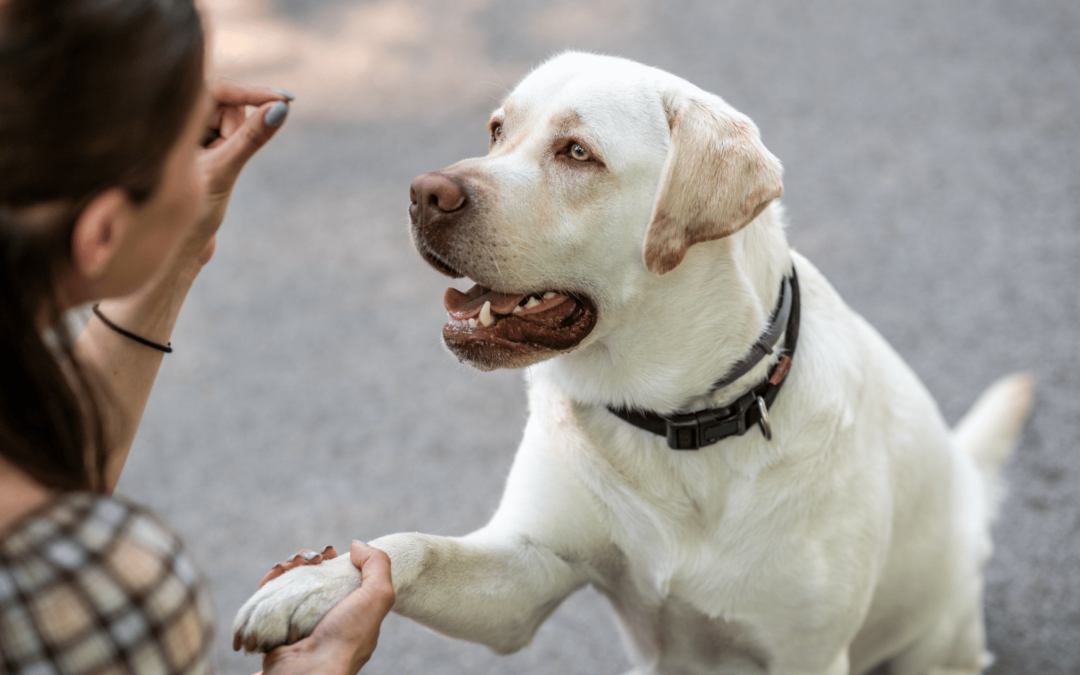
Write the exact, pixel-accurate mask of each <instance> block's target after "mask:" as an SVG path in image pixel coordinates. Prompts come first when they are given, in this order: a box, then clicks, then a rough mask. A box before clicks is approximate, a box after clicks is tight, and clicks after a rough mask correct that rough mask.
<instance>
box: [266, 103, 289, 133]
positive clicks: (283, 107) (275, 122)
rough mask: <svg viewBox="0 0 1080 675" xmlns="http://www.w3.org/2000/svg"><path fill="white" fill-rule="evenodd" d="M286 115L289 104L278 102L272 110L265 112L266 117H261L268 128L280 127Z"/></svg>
mask: <svg viewBox="0 0 1080 675" xmlns="http://www.w3.org/2000/svg"><path fill="white" fill-rule="evenodd" d="M288 114H289V104H288V103H286V102H285V101H278V102H277V103H275V104H274V106H273V107H272V108H270V109H269V110H267V111H266V117H263V121H264V122H266V126H268V127H280V126H281V123H282V122H284V121H285V117H286V116H288Z"/></svg>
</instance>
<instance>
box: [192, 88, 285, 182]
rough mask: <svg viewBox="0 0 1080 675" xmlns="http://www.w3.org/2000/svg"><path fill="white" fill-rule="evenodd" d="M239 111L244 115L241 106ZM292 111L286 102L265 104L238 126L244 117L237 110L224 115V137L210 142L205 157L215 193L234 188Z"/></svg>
mask: <svg viewBox="0 0 1080 675" xmlns="http://www.w3.org/2000/svg"><path fill="white" fill-rule="evenodd" d="M236 110H238V111H240V113H241V114H242V110H241V109H239V108H238V109H236ZM288 114H289V104H288V103H285V102H284V101H275V102H273V103H264V104H263V105H261V106H259V108H258V109H257V110H256V111H255V112H254V113H252V114H250V115H247V116H245V117H244V118H243V121H242V122H241V123H240V124H239V125H238V126H235V124H236V122H238V121H239V119H240V118H239V117H238V116H237V115H236V114H235V113H225V114H223V116H222V124H223V126H222V128H221V129H219V133H220V134H221V138H219V139H217V140H215V141H213V142H212V143H210V144H209V146H208V148H209V149H208V150H207V152H206V154H205V155H204V157H203V162H204V163H205V164H206V176H207V178H208V182H209V185H208V188H209V191H210V194H211V195H214V194H220V193H223V192H228V191H229V190H231V189H232V186H233V183H235V182H236V178H237V176H239V175H240V170H241V169H243V168H244V165H245V164H247V161H248V160H249V159H251V157H252V155H254V154H255V153H256V152H258V150H259V148H261V147H262V146H263V145H265V144H266V142H267V141H269V140H270V139H271V138H272V137H273V136H274V134H275V133H277V130H278V129H279V128H280V127H281V124H282V123H283V122H284V121H285V118H286V116H288ZM230 126H233V128H232V129H229V127H230Z"/></svg>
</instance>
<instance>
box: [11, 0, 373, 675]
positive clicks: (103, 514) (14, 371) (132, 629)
mask: <svg viewBox="0 0 1080 675" xmlns="http://www.w3.org/2000/svg"><path fill="white" fill-rule="evenodd" d="M203 60H204V40H203V32H202V27H201V23H200V19H199V15H198V13H197V11H196V9H195V8H194V6H193V2H192V0H0V255H2V257H3V268H2V271H0V386H2V392H0V671H3V672H5V673H8V672H15V673H26V674H28V675H29V674H30V673H34V674H45V673H54V672H55V673H91V672H94V673H98V672H101V673H113V672H116V673H202V672H208V670H209V666H208V653H209V651H208V649H209V637H210V635H211V632H212V631H211V622H210V610H209V603H208V602H207V600H206V593H205V588H204V585H203V583H202V581H201V580H200V578H199V576H198V575H197V574H196V573H195V572H194V571H193V568H192V566H191V563H190V561H189V559H188V557H187V554H186V553H185V552H184V549H183V547H182V545H181V544H180V543H179V541H178V540H177V539H176V537H175V536H174V535H172V534H171V533H170V532H169V531H168V530H167V529H166V528H165V527H164V526H163V525H161V524H160V523H159V522H158V521H157V520H156V519H155V518H154V517H153V516H151V515H150V514H149V513H148V512H147V511H145V510H144V509H142V508H140V507H138V506H136V505H133V504H129V503H127V502H124V501H122V500H117V499H114V498H111V497H109V496H108V495H109V494H110V493H111V492H112V490H113V488H114V487H115V486H116V483H117V481H118V480H119V477H120V473H121V471H122V469H123V466H124V462H125V460H126V458H127V454H128V450H129V449H130V447H131V443H132V440H133V439H134V436H135V432H136V430H137V428H138V424H139V420H140V418H141V416H142V412H143V409H144V407H145V405H146V401H147V398H148V397H149V394H150V389H151V387H152V385H153V382H154V378H155V376H156V374H157V370H158V367H159V366H160V364H161V360H162V358H163V356H164V354H165V353H166V352H167V351H170V347H169V344H168V343H169V335H170V334H171V332H172V328H173V325H174V323H175V321H176V317H177V314H178V313H179V310H180V307H181V305H182V303H183V301H184V298H185V296H186V294H187V291H188V289H189V288H190V287H191V284H192V282H193V281H194V279H195V277H196V276H197V275H198V273H199V271H200V270H201V269H202V267H203V265H205V264H206V263H207V262H208V261H209V260H210V258H211V256H212V255H213V251H214V242H215V234H216V232H217V229H218V226H219V225H220V224H221V221H222V219H223V217H224V214H225V208H226V205H227V204H228V200H229V195H230V193H231V190H232V187H233V184H234V183H235V180H236V178H237V175H238V174H239V172H240V170H241V168H242V167H243V166H244V164H245V162H246V161H247V160H248V159H249V158H250V157H251V156H252V155H253V154H254V153H255V152H256V151H257V150H258V149H259V147H261V146H262V145H263V144H264V143H265V142H266V141H268V140H269V139H270V138H271V137H272V136H273V135H274V133H275V131H276V130H277V128H278V127H279V126H280V125H281V124H282V123H283V122H284V120H285V117H286V115H287V114H288V109H289V108H288V101H289V100H291V98H292V97H291V96H290V95H288V94H286V93H285V92H281V91H277V90H270V89H263V88H258V87H248V86H241V85H235V84H223V83H216V84H211V85H210V86H209V88H207V86H206V85H205V83H204V73H203V68H204V64H203ZM247 106H253V107H256V110H255V111H254V112H253V113H252V114H250V115H247V114H245V109H246V107H247ZM208 130H209V131H208ZM98 300H100V304H99V305H96V306H95V314H94V316H92V317H91V318H90V320H89V323H88V325H87V326H86V328H85V330H84V331H83V332H82V334H81V335H80V336H79V338H78V339H77V340H73V339H72V337H71V336H70V335H69V333H68V330H67V328H66V326H65V323H64V321H63V316H64V313H65V312H66V311H67V310H68V309H70V308H73V307H76V306H79V305H82V304H84V303H88V302H92V301H98ZM351 555H352V560H353V562H354V563H355V564H357V565H358V566H359V567H361V569H362V571H363V574H364V584H363V586H362V587H361V588H360V589H359V590H358V591H357V592H356V593H354V594H353V595H352V596H350V597H349V598H348V599H347V600H346V601H345V602H343V603H341V604H340V605H339V606H338V607H336V608H335V609H334V610H333V611H332V612H331V613H330V614H328V615H327V616H326V617H325V618H324V620H323V621H322V622H321V623H320V624H319V626H318V628H317V629H316V631H315V633H314V634H313V635H312V636H311V637H309V638H307V639H305V640H301V641H300V642H297V643H296V644H294V645H291V646H289V647H284V648H280V649H278V650H275V651H274V652H272V653H271V654H269V655H267V656H266V657H265V658H264V660H263V667H264V669H265V672H266V673H268V674H270V673H293V672H297V673H299V672H320V673H323V672H325V673H339V672H340V673H355V672H356V671H357V670H359V668H360V667H361V666H362V665H363V663H365V662H366V660H367V659H368V658H369V657H370V654H371V652H372V650H373V649H374V647H375V642H376V639H377V637H378V629H379V625H380V623H381V621H382V619H383V617H385V615H386V613H387V612H388V611H389V609H390V607H391V606H392V605H393V590H392V587H391V585H390V579H389V561H388V559H387V558H386V556H385V554H382V553H381V552H378V551H375V550H374V549H370V548H368V547H364V546H361V545H359V544H356V543H354V546H353V548H352V550H351ZM294 564H295V563H294Z"/></svg>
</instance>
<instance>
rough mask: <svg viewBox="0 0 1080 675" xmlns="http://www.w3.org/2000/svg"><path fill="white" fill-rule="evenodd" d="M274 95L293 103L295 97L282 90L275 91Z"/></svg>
mask: <svg viewBox="0 0 1080 675" xmlns="http://www.w3.org/2000/svg"><path fill="white" fill-rule="evenodd" d="M274 93H275V94H277V95H278V96H284V97H285V98H287V99H289V100H290V101H293V100H295V99H296V97H295V96H293V95H292V94H291V93H289V92H287V91H285V90H284V89H275V90H274Z"/></svg>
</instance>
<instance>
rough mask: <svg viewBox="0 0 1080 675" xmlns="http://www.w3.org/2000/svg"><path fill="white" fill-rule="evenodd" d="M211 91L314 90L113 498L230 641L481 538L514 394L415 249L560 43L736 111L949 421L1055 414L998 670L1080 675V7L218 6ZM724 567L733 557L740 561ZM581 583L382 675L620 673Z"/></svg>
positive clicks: (804, 234)
mask: <svg viewBox="0 0 1080 675" xmlns="http://www.w3.org/2000/svg"><path fill="white" fill-rule="evenodd" d="M205 7H206V13H207V14H208V17H209V23H210V26H211V30H212V32H213V41H214V63H215V65H214V69H215V70H216V72H218V73H219V74H223V75H227V76H230V77H233V78H238V79H243V80H246V81H250V82H254V83H257V84H264V85H269V86H272V87H281V88H285V89H288V90H290V91H292V92H293V93H295V94H296V96H297V100H296V102H295V104H294V105H293V107H292V112H291V114H290V116H289V119H288V122H287V123H286V124H285V126H284V128H283V129H282V131H281V132H280V133H279V134H278V136H277V137H276V138H275V139H274V141H273V142H272V143H271V144H270V145H269V146H268V147H267V148H265V149H264V150H263V151H262V152H261V153H260V154H259V155H258V156H257V157H256V158H255V160H254V161H253V162H252V163H251V164H250V165H249V167H248V168H247V170H246V171H245V174H244V176H243V177H242V179H241V182H240V185H239V187H238V188H237V191H236V194H235V197H234V201H233V206H232V208H231V210H230V213H229V216H228V219H227V221H226V224H225V226H224V228H223V230H222V232H221V235H220V239H219V245H218V252H217V254H216V257H215V259H214V261H213V263H212V264H211V265H210V266H209V267H208V268H207V269H206V270H205V272H204V274H203V276H202V277H201V278H200V279H199V281H198V282H197V284H196V286H195V288H194V290H193V291H192V293H191V296H190V299H189V301H188V304H187V306H186V307H185V309H184V312H183V314H182V315H181V319H180V323H179V325H178V327H177V330H176V333H175V334H174V336H173V339H172V342H173V344H174V345H175V346H176V352H175V353H174V354H172V355H171V356H169V357H168V358H167V359H166V361H165V366H164V368H163V370H162V373H161V377H160V379H159V384H158V386H157V389H156V392H155V394H154V396H153V398H152V400H151V402H150V406H149V409H148V411H147V414H146V418H145V421H144V424H143V428H142V431H141V434H140V436H139V438H138V439H137V442H136V449H135V452H134V453H133V454H132V458H131V460H130V461H129V463H128V468H127V471H126V473H125V474H124V478H123V480H122V481H121V484H120V492H121V493H123V494H126V495H128V496H130V497H134V498H135V499H138V500H140V501H142V502H145V503H147V504H149V505H150V506H151V507H152V508H154V509H155V510H156V511H157V512H159V513H160V514H161V515H162V516H163V517H164V518H165V519H166V520H167V521H168V522H169V523H171V524H172V525H173V526H174V527H175V528H176V529H177V530H178V531H179V532H180V533H181V534H182V535H183V536H184V537H185V539H186V540H187V542H188V543H189V545H190V547H191V548H192V549H193V551H194V553H195V555H196V557H197V559H198V561H199V563H200V564H201V566H202V568H203V570H205V572H206V573H207V575H208V577H209V579H210V581H211V583H212V585H213V591H214V597H215V600H216V604H217V608H218V612H219V624H220V625H219V636H218V642H217V655H216V657H215V658H216V663H215V666H216V669H217V672H218V673H220V674H230V675H232V674H236V675H247V674H250V673H253V672H255V671H257V670H259V669H260V667H261V666H260V661H259V659H258V658H255V657H250V656H249V657H244V656H241V655H237V654H234V653H233V652H232V651H231V649H230V647H231V638H230V633H229V627H230V624H231V622H232V617H233V615H234V613H235V611H236V609H237V608H238V607H239V606H240V604H241V603H242V602H243V601H244V600H245V599H246V598H247V597H248V596H249V595H250V593H251V592H253V591H254V590H255V588H256V585H257V582H258V580H259V578H260V577H261V576H262V574H263V573H264V572H265V571H266V570H267V569H269V567H270V566H272V565H273V563H274V562H275V561H278V560H281V559H283V558H284V557H286V556H287V555H291V554H292V553H294V552H295V551H296V550H298V549H300V548H304V547H322V546H324V545H326V544H334V545H335V546H337V547H338V548H339V550H344V549H346V548H347V546H348V542H349V541H350V540H352V539H362V540H367V539H372V538H375V537H377V536H379V535H382V534H386V533H390V532H396V531H402V530H418V531H424V532H432V533H440V534H446V535H456V534H464V533H466V532H469V531H471V530H472V529H475V528H476V527H479V526H480V525H482V524H483V523H485V522H486V521H487V519H488V517H489V516H490V515H491V513H492V512H493V511H494V508H495V506H496V504H497V502H498V499H499V495H500V493H501V489H502V484H503V479H504V477H505V475H506V473H507V470H508V468H509V466H510V462H511V459H512V457H513V454H514V450H515V448H516V446H517V443H518V441H519V440H520V436H521V430H522V427H523V424H524V421H525V415H526V411H525V399H524V394H523V384H522V376H521V374H520V373H518V372H496V373H491V374H481V373H479V372H477V371H474V370H472V369H470V368H467V367H464V366H460V365H458V364H457V363H456V361H455V360H454V359H453V357H451V356H450V355H449V353H448V352H446V351H445V350H444V348H443V347H442V344H441V340H440V330H441V326H442V324H443V322H444V319H445V313H444V310H443V308H442V302H441V299H442V294H443V290H444V289H445V286H446V281H447V280H445V279H444V278H443V277H441V276H439V275H438V274H437V273H436V272H434V271H433V270H431V269H430V268H429V267H428V266H427V265H426V264H424V263H423V262H422V261H421V259H420V258H419V256H417V255H416V254H415V253H414V252H413V250H412V248H411V244H410V242H409V237H408V230H407V225H406V223H407V216H406V209H407V206H408V188H409V183H410V182H411V180H412V178H413V177H414V176H416V175H418V174H420V173H423V172H425V171H429V170H433V169H437V168H440V167H443V166H446V165H448V164H450V163H452V162H454V161H456V160H458V159H462V158H464V157H469V156H475V155H479V154H483V153H484V152H485V151H486V144H487V132H486V130H485V123H486V121H487V115H488V113H489V111H490V110H492V109H494V108H495V107H497V105H498V101H499V100H500V98H501V97H502V96H503V95H504V94H505V92H506V91H507V90H508V89H509V88H512V87H513V85H514V83H515V82H516V81H517V80H518V79H520V78H521V76H522V75H524V74H525V73H526V72H528V70H529V69H530V68H531V67H532V66H534V65H535V64H537V63H539V62H541V61H543V60H544V59H545V58H547V57H549V56H551V55H553V54H556V53H558V52H559V51H561V50H564V49H567V48H574V49H584V50H590V51H597V52H603V53H608V54H615V55H621V56H626V57H629V58H632V59H635V60H638V61H642V62H644V63H647V64H651V65H655V66H659V67H661V68H664V69H666V70H669V71H671V72H674V73H675V74H678V75H680V76H682V77H685V78H687V79H689V80H691V81H692V82H694V83H696V84H697V85H699V86H701V87H703V88H704V89H707V90H709V91H713V92H715V93H718V94H720V95H721V96H723V97H724V98H726V99H727V100H728V101H729V102H730V103H731V104H732V105H734V106H735V107H736V108H738V109H740V110H742V111H743V112H745V113H747V114H748V115H750V117H752V118H753V119H754V120H755V121H756V122H757V124H758V125H759V127H760V128H761V132H762V136H763V138H764V141H765V144H766V145H767V146H768V147H769V148H770V149H771V150H772V152H773V153H774V154H776V155H777V156H778V157H780V159H781V160H782V161H783V162H784V165H785V187H786V191H785V195H784V202H785V203H786V206H787V210H788V215H789V218H790V228H789V234H790V239H791V242H792V243H793V245H794V246H795V247H796V248H798V249H799V250H800V251H801V252H802V253H804V254H805V255H807V256H808V257H809V258H810V259H811V260H812V261H814V263H815V264H816V265H817V266H818V267H819V268H820V269H821V270H822V271H823V272H824V273H825V274H826V275H827V276H828V277H829V279H830V280H831V281H832V283H833V284H834V285H835V286H836V287H837V289H838V290H839V291H840V293H841V294H842V295H843V296H844V297H845V299H846V300H847V302H848V303H849V304H850V305H851V306H852V307H853V308H854V309H855V310H856V311H858V312H860V313H862V314H863V315H864V316H866V317H867V318H868V319H869V320H870V322H871V323H873V324H874V325H875V326H876V327H877V328H878V329H879V330H880V331H881V332H882V333H883V334H884V335H885V336H886V338H888V339H889V340H890V341H891V342H892V344H893V345H894V346H895V347H896V348H897V350H898V351H899V352H900V353H901V354H902V355H903V356H904V358H906V359H907V361H908V363H910V364H911V366H912V367H913V368H914V369H915V371H916V372H917V373H918V374H919V375H920V376H921V377H922V378H923V381H924V382H925V383H926V385H927V386H928V388H929V389H930V391H931V392H932V393H933V394H934V395H935V397H936V398H937V400H938V401H939V403H940V405H941V408H942V410H943V412H944V414H945V417H946V418H947V419H948V420H949V421H950V422H955V421H956V420H957V419H958V418H959V417H960V416H961V415H962V414H963V412H964V411H965V410H966V409H967V407H968V406H969V405H970V404H971V403H972V402H973V401H974V399H975V397H976V396H977V395H978V394H979V393H980V392H982V391H983V390H984V388H985V387H987V386H988V385H989V384H990V383H991V382H993V381H994V380H995V379H996V378H998V377H999V376H1002V375H1005V374H1007V373H1010V372H1013V371H1017V370H1030V371H1032V372H1033V373H1034V374H1035V375H1036V377H1037V379H1038V402H1037V405H1036V410H1035V414H1034V418H1033V420H1032V422H1031V424H1030V426H1029V428H1028V429H1027V431H1026V433H1025V435H1024V438H1023V443H1022V447H1020V449H1019V450H1018V452H1017V454H1016V456H1015V458H1014V460H1013V461H1012V463H1011V465H1010V466H1009V468H1008V471H1007V479H1008V483H1009V485H1010V492H1009V497H1008V500H1007V502H1006V504H1005V505H1004V508H1003V510H1002V513H1001V517H1000V519H999V521H998V522H997V525H996V527H995V540H996V552H995V556H994V558H993V562H992V563H991V564H990V567H989V570H988V573H987V583H988V585H987V599H986V613H987V623H988V629H989V637H990V645H991V648H992V649H993V651H994V652H995V653H996V654H997V658H998V661H997V664H996V665H995V666H994V667H993V668H992V669H991V670H990V672H991V673H992V674H994V675H1005V674H1010V675H1012V674H1028V673H1039V674H1040V675H1058V674H1060V675H1067V674H1072V675H1075V673H1078V672H1080V414H1078V413H1080V356H1078V352H1077V348H1076V347H1077V343H1078V340H1077V333H1078V331H1080V296H1078V292H1077V283H1078V282H1080V265H1078V261H1080V113H1078V110H1080V3H1077V2H1075V0H1026V1H1025V2H1022V3H1021V2H1014V1H1011V0H950V2H938V1H936V0H908V1H906V2H886V1H884V0H866V1H864V2H858V3H854V2H848V1H847V0H723V1H719V0H718V1H716V2H685V1H681V0H666V1H665V2H663V3H661V2H645V1H639V0H577V1H565V2H560V1H547V2H539V1H535V2H534V1H530V0H513V1H511V0H506V1H502V2H500V1H498V0H455V2H445V1H444V0H376V1H367V0H347V1H342V0H303V1H302V0H206V2H205ZM718 564H722V563H721V562H720V561H718ZM628 666H629V664H628V662H627V660H626V658H625V656H624V655H623V650H622V647H621V645H620V643H619V638H618V636H617V634H616V631H615V629H614V626H613V622H612V620H611V619H610V616H609V611H608V608H607V607H606V605H605V603H604V601H603V600H602V599H601V598H600V596H599V595H597V594H596V593H595V592H593V591H592V590H589V589H586V590H583V591H581V592H579V593H577V594H576V595H575V596H573V597H572V598H571V599H570V600H568V601H567V602H566V603H565V604H564V605H563V606H562V607H561V608H560V609H559V610H558V611H557V612H556V613H555V615H554V616H553V617H552V618H551V619H550V620H549V621H548V622H547V623H546V624H545V625H544V627H543V628H542V629H541V631H540V633H539V635H538V636H537V638H536V640H535V642H534V643H533V645H532V646H530V647H528V648H526V649H525V650H523V651H521V652H519V653H517V654H514V655H512V656H509V657H499V656H495V655H494V654H492V653H490V652H489V651H488V650H487V649H485V648H483V647H480V646H476V645H472V644H468V643H464V642H458V641H452V640H449V639H446V638H443V637H441V636H439V635H436V634H434V633H431V632H429V631H427V630H426V629H424V628H421V627H419V626H418V625H416V624H414V623H412V622H410V621H407V620H405V619H402V618H400V617H397V616H391V618H390V619H389V620H388V621H387V623H386V624H385V627H384V630H383V637H382V640H381V642H380V648H379V650H378V651H377V652H376V654H375V657H374V659H373V660H372V661H371V663H370V664H369V665H368V666H367V667H366V668H365V670H364V672H365V673H425V674H435V673H439V674H441V673H529V674H531V673H536V674H539V673H549V674H554V673H559V674H561V675H577V674H582V675H584V674H599V675H619V674H620V673H622V672H624V671H625V670H626V669H627V668H628Z"/></svg>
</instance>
